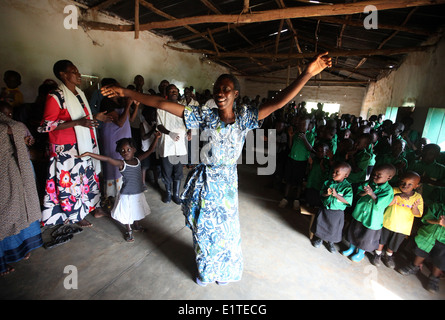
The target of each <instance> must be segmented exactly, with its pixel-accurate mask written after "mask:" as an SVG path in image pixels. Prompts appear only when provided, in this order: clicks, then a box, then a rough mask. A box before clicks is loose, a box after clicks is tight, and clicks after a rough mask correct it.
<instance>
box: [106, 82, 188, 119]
mask: <svg viewBox="0 0 445 320" xmlns="http://www.w3.org/2000/svg"><path fill="white" fill-rule="evenodd" d="M100 91H101V93H102V95H104V96H106V97H109V98H111V97H115V96H118V97H128V98H130V99H133V100H136V101H139V102H140V103H142V104H144V105H146V106H150V107H154V108H157V109H161V110H165V111H167V112H169V113H171V114H173V115H175V116H177V117H181V118H183V117H184V106H183V105H182V104H179V103H176V102H172V101H168V100H166V99H164V98H162V97H159V96H154V95H149V94H144V93H140V92H137V91H134V90H131V89H126V88H122V87H118V86H114V85H111V86H106V87H103V88H102V89H101V90H100Z"/></svg>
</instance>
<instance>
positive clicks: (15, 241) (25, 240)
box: [0, 221, 43, 272]
mask: <svg viewBox="0 0 445 320" xmlns="http://www.w3.org/2000/svg"><path fill="white" fill-rule="evenodd" d="M42 245H43V240H42V234H41V231H40V223H39V221H35V222H33V223H31V224H30V225H29V227H28V228H25V229H23V230H22V231H20V233H19V234H15V235H13V236H9V237H7V238H5V239H3V240H2V241H0V272H5V271H7V270H8V263H12V262H17V261H20V260H22V259H23V258H24V257H25V256H26V254H28V253H29V252H31V251H32V250H34V249H37V248H39V247H41V246H42Z"/></svg>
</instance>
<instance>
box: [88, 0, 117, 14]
mask: <svg viewBox="0 0 445 320" xmlns="http://www.w3.org/2000/svg"><path fill="white" fill-rule="evenodd" d="M120 1H122V0H106V1H104V2H101V3H99V4H97V5H95V6H94V7H90V8H89V9H88V10H95V11H99V10H103V9H105V8H108V7H110V6H112V5H113V4H116V3H118V2H120Z"/></svg>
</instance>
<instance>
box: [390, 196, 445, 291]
mask: <svg viewBox="0 0 445 320" xmlns="http://www.w3.org/2000/svg"><path fill="white" fill-rule="evenodd" d="M422 222H423V223H424V225H423V226H422V227H420V228H419V230H418V231H417V235H416V237H415V238H414V241H415V243H416V248H415V249H414V254H415V255H416V257H415V258H414V261H413V262H411V263H410V264H409V265H407V266H405V267H403V268H401V269H399V270H398V271H399V272H400V273H401V274H403V275H408V274H416V273H417V272H418V271H419V270H420V267H421V265H422V263H423V261H424V260H425V259H426V258H427V257H429V258H431V260H432V265H433V267H432V271H431V275H430V276H429V281H428V285H427V289H428V291H431V292H437V291H439V279H440V278H439V277H440V275H441V272H442V271H444V270H445V204H443V203H434V204H432V205H431V206H430V207H429V208H428V211H427V213H426V214H425V216H424V217H423V218H422Z"/></svg>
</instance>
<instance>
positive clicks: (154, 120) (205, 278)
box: [0, 53, 445, 286]
mask: <svg viewBox="0 0 445 320" xmlns="http://www.w3.org/2000/svg"><path fill="white" fill-rule="evenodd" d="M330 66H332V62H331V58H329V57H328V56H327V53H323V54H319V55H317V56H316V57H315V58H314V59H313V60H312V61H311V62H310V63H309V64H308V65H307V67H306V69H305V70H304V72H303V73H301V74H300V75H299V76H298V77H297V79H296V80H294V81H293V82H292V83H291V84H290V85H289V86H288V87H287V88H285V89H284V90H282V91H280V93H279V94H278V95H277V96H275V97H274V99H272V100H269V101H265V102H263V103H262V104H261V105H260V106H259V107H258V106H248V105H241V106H235V101H236V100H237V98H239V95H240V85H239V82H238V80H237V79H236V77H234V76H233V75H230V74H223V75H221V76H220V77H218V79H217V80H216V82H215V84H214V87H213V98H212V99H210V100H208V101H207V102H206V103H205V105H204V106H201V105H200V104H199V103H196V102H195V101H194V100H193V99H191V98H190V95H189V94H190V93H191V92H190V91H189V92H187V93H185V95H184V100H183V101H180V100H179V90H178V88H177V87H176V86H175V85H174V84H169V83H168V81H166V80H165V81H162V82H161V83H160V86H159V90H160V93H159V94H156V93H150V94H144V93H142V90H141V87H142V85H143V79H141V77H140V76H138V77H136V78H135V87H127V88H123V87H121V86H120V85H119V83H118V82H117V81H115V80H113V79H107V81H103V83H102V85H103V86H102V89H101V90H100V92H97V96H96V97H97V98H98V100H97V102H93V101H92V100H91V103H89V102H88V101H87V99H86V97H85V95H84V94H83V92H82V91H81V90H80V89H79V85H80V83H81V75H80V73H79V70H78V69H77V67H76V66H75V65H74V64H73V63H72V62H71V61H68V60H61V61H58V62H57V63H56V64H55V65H54V68H53V72H54V75H55V76H56V77H57V78H58V80H60V82H61V84H60V85H58V86H57V87H56V88H54V90H52V91H51V92H50V93H49V94H48V96H47V99H46V103H45V108H44V112H43V116H42V121H41V123H40V126H39V132H40V133H47V134H48V142H49V163H48V171H47V172H48V173H47V177H46V183H45V188H44V196H43V201H42V203H41V208H42V209H41V210H40V206H39V200H38V196H37V191H36V187H35V183H34V184H33V181H32V173H33V169H32V165H31V162H30V161H29V157H28V158H27V157H26V155H27V154H26V141H29V140H26V139H25V137H26V132H25V131H26V130H24V128H23V127H21V128H19V126H20V125H18V124H17V123H18V122H16V121H14V120H11V119H10V118H9V117H7V116H4V115H2V114H0V117H1V118H0V120H1V131H0V133H1V135H2V137H3V136H4V137H5V139H2V143H5V144H8V148H9V150H11V152H8V153H6V154H3V153H2V157H5V159H4V161H2V162H1V165H2V166H7V168H6V169H7V170H9V171H8V176H9V177H14V179H15V180H12V179H10V181H9V182H8V185H9V186H10V188H9V189H7V188H5V189H3V190H2V192H3V193H8V195H9V197H12V198H14V199H13V200H14V201H16V200H17V201H19V202H13V201H12V200H8V197H6V196H5V197H3V196H2V197H0V198H1V201H2V206H1V208H4V207H6V203H7V202H3V201H9V202H10V203H13V204H14V206H11V208H16V209H17V210H16V211H14V213H13V214H12V215H13V216H14V217H16V218H17V219H18V220H20V221H21V222H22V223H21V224H20V223H16V222H13V223H9V222H8V223H6V226H11V225H13V226H14V228H12V229H11V228H9V229H8V228H7V227H5V226H2V229H1V230H2V233H1V236H2V238H1V243H2V244H3V245H4V246H3V248H6V250H5V249H4V250H3V256H2V257H0V258H1V265H0V266H1V272H2V274H5V273H8V272H10V271H12V269H13V268H12V267H11V266H10V265H9V263H11V262H14V261H18V260H20V259H22V258H26V256H27V255H28V254H29V252H30V251H31V250H33V249H35V248H37V247H39V246H41V245H42V244H43V243H42V239H41V236H40V228H39V224H42V225H45V226H60V225H67V224H70V225H72V224H76V225H78V226H80V227H89V226H91V223H90V222H89V221H87V220H86V216H87V215H88V214H90V213H91V214H92V215H94V216H95V217H101V216H108V215H109V213H108V212H107V210H104V208H102V204H101V196H102V195H105V198H106V199H105V200H109V199H114V201H113V203H112V205H111V206H110V208H111V216H112V217H113V218H114V219H116V220H118V221H119V222H121V223H122V224H123V225H124V226H125V239H126V240H127V241H129V242H132V241H134V237H133V231H139V230H143V228H142V227H141V226H140V225H139V223H138V221H140V220H141V219H143V218H144V217H145V216H146V215H147V214H149V213H150V208H149V205H148V203H147V202H146V199H145V196H144V194H143V192H144V190H145V189H146V186H145V181H146V179H145V175H146V174H147V173H148V172H149V171H150V170H152V171H153V181H154V184H155V185H156V184H157V180H158V179H157V178H158V177H159V176H161V177H162V180H163V182H164V186H165V194H164V197H163V201H164V202H165V203H169V202H170V201H173V202H174V203H176V204H180V205H181V206H182V210H183V214H184V217H185V221H186V225H187V226H188V227H189V228H190V230H191V231H192V235H193V247H194V250H195V254H196V264H197V276H196V283H197V284H199V285H201V286H206V285H208V284H210V283H213V282H216V283H217V284H219V285H224V284H227V283H229V282H232V281H239V280H240V279H241V276H242V271H243V255H242V251H241V236H240V225H239V213H238V178H237V168H236V164H237V160H238V158H239V156H240V154H241V152H242V149H243V145H244V141H245V139H246V135H247V133H248V132H249V131H250V130H253V129H256V128H258V127H259V126H260V123H261V120H263V119H265V118H267V117H268V116H269V115H271V114H273V113H274V112H276V111H277V110H280V109H281V108H282V107H283V106H285V105H287V104H288V103H289V102H290V100H291V99H293V98H294V97H295V96H296V95H297V94H298V92H299V91H300V90H301V89H302V88H303V86H304V85H305V84H306V82H307V81H308V80H309V79H310V78H311V77H313V76H314V75H316V74H318V73H320V72H321V71H322V70H323V69H324V68H326V67H330ZM104 80H105V79H104ZM141 84H142V85H141ZM136 119H139V120H136ZM135 120H136V122H138V121H139V122H140V124H139V128H138V126H136V127H135V126H133V128H132V125H131V123H132V121H135ZM295 121H296V122H295V126H294V129H290V130H289V131H288V134H289V136H290V140H288V141H289V142H288V146H289V148H290V154H289V157H290V158H291V160H289V159H287V160H286V161H287V162H289V163H290V166H289V165H287V164H288V163H287V162H286V166H283V167H287V169H285V172H284V173H283V174H284V176H285V178H286V179H287V180H286V181H285V182H286V185H287V186H286V188H285V198H284V200H286V201H282V202H281V206H285V205H286V204H287V201H288V200H287V199H288V198H289V192H290V190H291V187H292V186H296V185H298V184H300V183H301V181H302V180H303V179H304V174H305V173H306V165H307V161H308V159H309V158H310V157H311V154H312V155H313V154H316V155H317V156H315V157H314V156H312V157H311V159H312V160H311V161H313V162H312V168H314V169H315V168H322V166H323V165H324V164H326V163H327V162H323V161H319V160H323V159H324V158H325V156H326V155H327V154H328V153H329V150H331V153H330V157H328V158H330V160H332V161H333V160H334V159H335V165H334V164H333V163H334V162H332V165H331V166H330V167H329V166H328V168H331V169H333V172H332V173H331V176H330V177H327V178H326V179H319V178H318V179H316V180H317V181H318V182H317V184H318V185H319V189H318V198H319V200H320V199H321V201H320V202H319V203H317V206H318V208H319V211H318V213H317V216H316V219H315V221H314V224H313V226H312V227H313V229H312V231H313V233H314V234H315V238H314V240H313V243H314V246H319V245H320V243H321V242H322V241H323V240H325V241H327V242H328V245H329V248H330V250H332V248H333V246H332V244H333V243H335V242H338V241H339V237H341V235H342V227H343V223H344V222H343V215H342V212H343V211H344V210H345V208H346V207H352V208H355V209H354V210H353V212H352V218H353V219H352V221H351V224H350V225H349V229H348V233H347V239H348V241H349V243H350V247H349V249H348V250H346V251H344V252H343V254H345V255H348V256H349V255H352V254H353V253H354V256H353V257H352V258H351V259H353V260H355V261H360V260H361V259H362V258H363V255H364V252H365V251H373V250H376V255H378V253H379V252H381V251H382V250H383V247H384V246H385V245H387V244H388V243H391V244H392V243H396V244H397V245H400V241H401V239H402V238H403V237H400V236H397V237H393V236H392V235H386V238H384V240H382V238H383V233H382V232H379V230H380V229H381V225H382V224H383V216H384V211H385V209H386V208H387V207H389V206H390V205H393V204H394V203H393V200H394V199H395V198H396V196H397V199H399V200H400V201H399V202H400V203H402V204H403V206H404V205H405V203H403V201H404V199H406V198H407V197H408V198H409V199H411V197H412V196H413V195H414V193H413V190H415V188H416V187H417V185H416V183H417V184H418V182H417V180H416V179H417V176H419V179H420V176H422V177H423V176H425V172H426V171H428V170H429V169H428V168H425V167H423V172H418V170H420V169H419V168H420V167H418V170H417V171H416V170H413V172H414V173H416V172H418V173H417V176H416V175H413V174H411V173H410V174H411V175H407V173H406V172H402V171H401V170H400V171H398V169H399V168H400V169H401V168H402V167H399V166H398V164H397V163H391V162H390V161H389V160H382V163H376V162H374V165H375V168H374V169H373V170H370V171H368V170H369V168H368V167H372V166H373V163H372V155H370V153H369V152H371V151H369V152H368V153H366V154H365V153H363V152H364V151H363V150H369V146H370V144H371V142H372V141H373V140H372V135H371V134H370V133H369V132H361V133H360V134H357V136H356V140H355V142H353V144H352V145H351V144H350V143H351V142H350V141H349V140H347V138H345V135H346V133H347V130H344V131H342V136H341V137H342V139H341V140H342V141H340V140H339V144H338V145H337V144H335V151H334V152H332V151H333V150H332V147H333V146H334V145H333V144H332V137H333V136H335V134H332V133H333V131H332V130H330V127H329V126H328V125H325V126H323V129H322V130H320V131H319V133H318V140H319V141H318V142H319V143H317V144H314V143H313V142H314V141H315V138H314V137H315V136H314V137H312V138H311V137H310V135H311V132H310V129H309V125H310V119H309V117H307V115H299V116H298V117H296V118H295ZM318 129H319V128H317V130H318ZM350 129H351V130H352V128H350ZM193 130H199V131H205V132H206V135H205V136H206V138H207V140H206V141H205V142H204V143H205V144H206V150H207V151H208V152H207V153H206V154H204V155H203V156H202V157H201V159H200V163H199V164H198V165H196V166H194V167H193V168H192V170H191V171H190V172H189V173H188V176H187V177H186V179H185V183H184V186H183V192H182V193H180V186H181V180H182V178H183V176H182V173H183V170H182V169H183V165H184V164H185V163H188V164H190V163H191V162H190V159H189V158H188V154H189V153H188V152H187V150H188V148H187V146H186V144H187V142H188V141H190V140H191V139H192V136H193ZM351 130H350V131H351ZM6 138H7V139H6ZM3 140H4V141H3ZM322 140H324V141H322ZM343 140H344V142H343ZM389 141H390V143H389V144H385V142H382V141H380V140H379V143H380V144H381V145H380V146H379V147H381V148H382V149H383V148H385V147H388V148H390V149H392V147H393V146H395V145H397V143H393V141H392V140H391V139H389ZM177 142H181V143H177ZM340 142H342V143H340ZM325 145H328V147H327V148H326V147H325ZM375 145H376V141H374V143H373V145H372V147H375ZM426 149H428V148H426ZM155 153H157V156H154V154H155ZM399 153H400V152H399ZM290 155H292V156H290ZM394 155H396V152H395V151H394ZM397 156H398V155H397ZM342 157H343V158H342ZM413 157H417V155H413ZM6 158H7V159H6ZM303 158H304V159H303ZM318 158H319V159H318ZM425 158H426V157H422V158H421V161H423V160H424V159H425ZM388 159H389V158H388ZM391 159H392V158H391ZM2 160H3V159H2ZM379 160H380V159H379ZM301 161H303V162H305V167H304V170H303V169H302V168H303V167H302V166H301V165H302V163H300V162H301ZM391 161H392V160H391ZM419 161H420V160H419ZM295 162H297V164H298V165H300V166H299V167H298V166H296V163H295ZM323 163H324V164H323ZM365 164H366V165H365ZM415 164H416V165H417V164H418V162H417V161H416V162H415ZM317 166H318V167H317ZM6 169H5V170H6ZM322 171H326V170H322ZM2 172H3V171H2ZM326 172H329V170H327V171H326ZM399 174H400V176H399V177H400V178H402V179H401V181H404V183H406V182H407V180H410V179H411V182H413V181H412V180H414V182H413V183H412V186H411V187H409V188H405V185H402V184H400V185H398V187H399V192H398V193H396V194H394V191H393V188H392V186H391V185H390V184H389V183H390V181H391V179H393V178H394V177H395V176H398V175H399ZM101 176H103V183H102V185H103V186H104V187H103V188H101V179H100V177H101ZM354 176H355V177H356V179H357V180H352V178H353V177H354ZM367 176H370V177H371V178H370V180H369V181H365V180H366V179H364V180H363V181H362V180H360V179H362V178H363V177H367ZM17 181H20V183H17ZM14 182H15V183H14ZM349 182H350V183H349ZM5 183H6V182H5ZM19 184H20V186H19ZM14 188H15V189H14ZM17 188H18V189H17ZM101 189H103V191H101ZM29 190H31V191H29ZM102 193H103V194H102ZM355 194H357V196H356V195H355ZM316 198H317V195H316V196H315V198H314V197H313V198H312V199H316ZM354 199H355V200H354ZM354 201H355V202H354ZM399 202H397V203H399ZM16 203H17V205H15V204H16ZM295 204H298V203H295V202H294V205H295ZM298 205H299V204H298ZM419 205H420V200H419V199H416V200H415V202H413V203H410V204H409V208H410V210H411V209H412V211H413V215H414V216H419V215H421V212H418V211H420V210H418V211H415V209H413V208H414V207H416V208H418V207H419ZM433 208H434V206H433V205H431V206H430V208H429V210H433ZM14 210H15V209H14ZM414 211H415V212H414ZM439 211H440V209H439ZM11 212H12V211H11ZM433 215H434V214H433ZM436 215H437V214H436ZM427 216H428V217H430V214H427V215H426V216H425V218H426V217H427ZM442 216H443V214H442ZM426 221H428V222H429V223H430V224H432V225H437V226H441V227H443V225H444V221H443V219H442V218H437V219H436V220H434V221H435V222H434V223H433V222H432V221H433V219H428V220H426ZM428 232H431V231H428ZM428 232H425V233H423V236H424V239H425V238H426V236H425V235H426V234H428ZM59 234H60V233H59ZM20 237H22V238H20ZM11 239H13V240H14V241H10V240H11ZM65 239H66V238H65ZM435 240H436V239H435ZM442 240H443V239H442ZM63 241H64V240H63V239H61V242H63ZM391 241H392V242H391ZM437 242H441V240H440V239H437ZM428 243H429V245H430V242H428ZM6 244H7V245H8V246H9V248H8V247H7V246H6ZM27 244H29V245H27ZM376 246H377V247H376ZM19 247H20V250H21V252H19V253H16V252H14V248H19ZM371 247H372V248H371ZM419 247H421V248H425V247H422V246H421V245H419ZM432 247H434V248H436V242H434V244H433V246H432ZM432 247H431V248H432ZM439 247H440V245H439ZM23 248H25V249H23ZM431 248H429V250H431ZM436 251H438V252H439V255H438V257H439V258H437V259H438V260H435V263H436V261H438V263H439V264H438V265H436V264H435V266H436V267H437V268H436V269H437V270H439V271H437V270H436V269H435V270H434V272H433V273H434V276H435V277H436V278H437V277H438V275H439V274H440V270H441V269H442V267H443V258H441V257H442V253H443V252H445V251H443V249H441V248H438V249H436ZM11 252H12V253H11ZM388 252H391V249H390V250H389V251H387V253H388ZM419 252H420V251H419ZM423 252H426V253H427V255H428V253H429V252H430V251H423ZM419 255H420V253H419ZM422 257H423V259H425V254H423V256H422ZM419 259H420V258H419ZM419 261H420V260H419ZM422 261H423V260H421V262H422ZM421 262H420V263H421ZM415 263H417V264H415ZM415 263H414V265H413V266H411V267H410V269H409V270H418V268H419V262H418V261H417V260H416V261H415ZM416 268H417V269H416ZM409 270H408V271H407V272H410V271H409ZM438 272H439V273H438Z"/></svg>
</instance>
